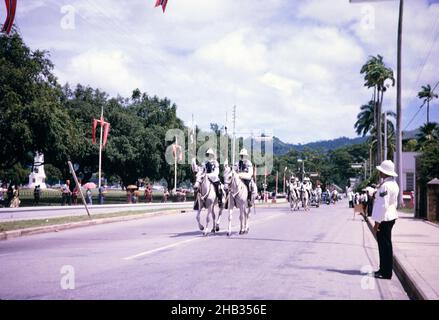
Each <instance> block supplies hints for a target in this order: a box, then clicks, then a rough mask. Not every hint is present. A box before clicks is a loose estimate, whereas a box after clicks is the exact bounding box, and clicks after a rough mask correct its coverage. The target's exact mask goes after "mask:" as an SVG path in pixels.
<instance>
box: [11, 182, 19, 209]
mask: <svg viewBox="0 0 439 320" xmlns="http://www.w3.org/2000/svg"><path fill="white" fill-rule="evenodd" d="M20 203H21V201H20V190H19V189H18V186H15V189H14V191H13V198H12V201H11V204H10V207H11V208H18V207H19V206H20Z"/></svg>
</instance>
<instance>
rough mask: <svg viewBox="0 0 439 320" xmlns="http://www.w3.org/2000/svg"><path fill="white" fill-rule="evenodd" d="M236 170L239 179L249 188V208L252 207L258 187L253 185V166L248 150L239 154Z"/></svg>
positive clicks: (243, 150)
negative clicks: (253, 195) (253, 196)
mask: <svg viewBox="0 0 439 320" xmlns="http://www.w3.org/2000/svg"><path fill="white" fill-rule="evenodd" d="M235 170H236V172H237V173H238V174H239V177H240V178H241V180H242V181H243V182H244V184H245V185H246V186H247V191H248V198H247V201H248V207H249V208H250V207H251V206H252V193H254V194H255V193H257V190H256V186H255V185H254V183H253V180H252V178H253V164H252V163H251V161H250V160H249V159H248V152H247V149H245V148H244V149H242V150H241V152H239V161H238V162H237V163H235Z"/></svg>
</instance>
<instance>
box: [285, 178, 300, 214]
mask: <svg viewBox="0 0 439 320" xmlns="http://www.w3.org/2000/svg"><path fill="white" fill-rule="evenodd" d="M287 187H288V190H289V196H288V202H289V203H290V208H291V211H296V210H299V203H300V199H299V198H298V197H297V194H296V190H294V188H293V185H292V184H291V183H289V184H288V186H287Z"/></svg>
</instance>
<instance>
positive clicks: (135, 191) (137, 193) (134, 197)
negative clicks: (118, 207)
mask: <svg viewBox="0 0 439 320" xmlns="http://www.w3.org/2000/svg"><path fill="white" fill-rule="evenodd" d="M131 192H132V196H131V198H132V202H133V203H137V199H138V198H139V191H137V190H132V191H131Z"/></svg>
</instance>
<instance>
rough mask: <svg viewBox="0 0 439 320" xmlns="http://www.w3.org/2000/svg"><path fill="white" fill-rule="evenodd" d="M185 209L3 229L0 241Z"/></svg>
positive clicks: (0, 233)
mask: <svg viewBox="0 0 439 320" xmlns="http://www.w3.org/2000/svg"><path fill="white" fill-rule="evenodd" d="M186 211H188V209H186V208H181V209H171V210H166V211H156V212H148V213H143V214H136V215H127V216H120V217H111V218H101V219H96V220H88V221H79V222H70V223H64V224H55V225H50V226H44V227H35V228H26V229H18V230H11V231H3V232H0V241H1V240H10V239H14V238H19V237H23V236H30V235H35V234H41V233H49V232H59V231H63V230H69V229H75V228H82V227H89V226H95V225H100V224H107V223H113V222H123V221H132V220H139V219H144V218H148V217H151V216H158V215H166V214H175V213H183V212H186Z"/></svg>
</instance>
